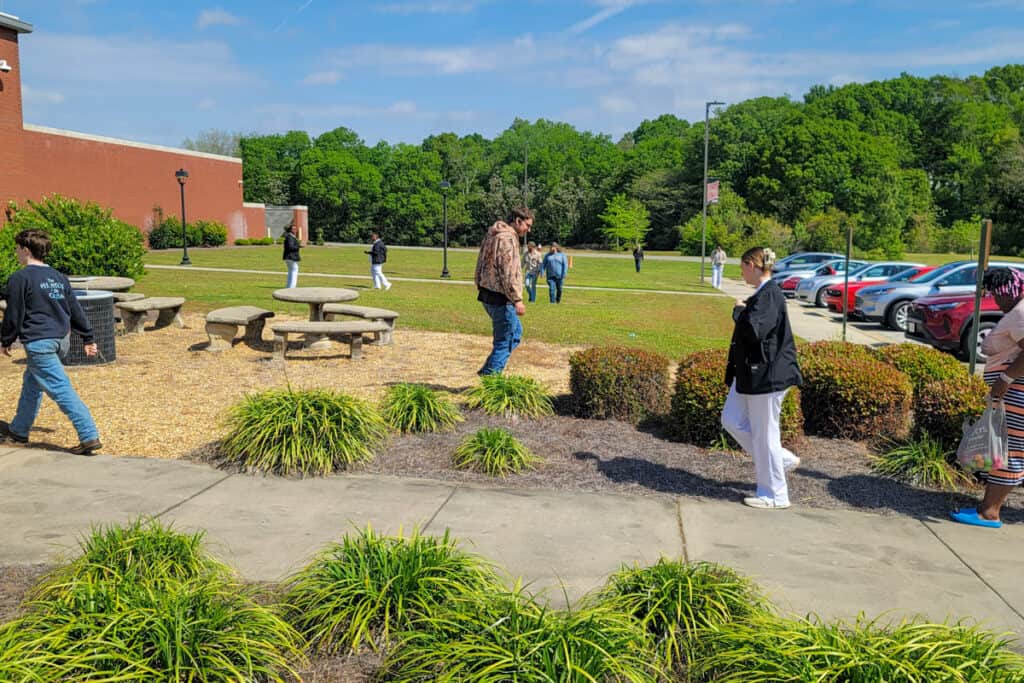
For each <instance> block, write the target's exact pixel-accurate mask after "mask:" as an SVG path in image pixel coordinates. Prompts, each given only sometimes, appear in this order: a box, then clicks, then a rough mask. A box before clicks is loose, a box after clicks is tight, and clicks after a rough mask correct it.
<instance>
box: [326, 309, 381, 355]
mask: <svg viewBox="0 0 1024 683" xmlns="http://www.w3.org/2000/svg"><path fill="white" fill-rule="evenodd" d="M336 315H350V316H353V317H356V318H363V319H365V320H373V321H376V322H381V323H384V324H385V325H387V326H388V331H387V332H381V333H380V334H374V336H373V338H374V343H375V344H378V345H382V344H390V343H391V333H392V332H394V331H395V321H396V320H398V314H397V313H395V312H394V311H389V310H388V309H386V308H373V307H372V306H356V305H353V304H324V320H334V316H336Z"/></svg>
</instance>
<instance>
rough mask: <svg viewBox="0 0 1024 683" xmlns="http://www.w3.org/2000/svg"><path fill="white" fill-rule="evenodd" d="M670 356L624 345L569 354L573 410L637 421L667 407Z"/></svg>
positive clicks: (587, 415) (584, 414)
mask: <svg viewBox="0 0 1024 683" xmlns="http://www.w3.org/2000/svg"><path fill="white" fill-rule="evenodd" d="M668 385H669V376H668V359H667V358H665V357H664V356H660V355H658V354H656V353H650V352H648V351H642V350H640V349H630V348H625V347H621V346H605V347H597V348H592V349H587V350H586V351H579V352H577V353H574V354H572V355H571V356H569V387H570V390H571V391H572V399H573V412H574V413H575V414H576V416H577V417H584V418H589V419H600V420H606V419H615V420H624V421H626V422H632V423H633V424H637V423H639V422H641V421H643V420H644V419H645V418H647V417H650V416H652V415H664V413H665V412H666V410H667V409H668Z"/></svg>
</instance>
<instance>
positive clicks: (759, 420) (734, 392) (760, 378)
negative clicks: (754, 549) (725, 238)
mask: <svg viewBox="0 0 1024 683" xmlns="http://www.w3.org/2000/svg"><path fill="white" fill-rule="evenodd" d="M774 263H775V253H774V252H773V251H772V250H771V249H766V248H763V247H755V248H754V249H749V250H747V251H746V252H745V253H744V254H743V258H742V259H741V262H740V268H741V270H742V272H743V280H744V281H745V282H746V283H747V284H748V285H751V286H752V287H756V288H757V289H756V290H755V291H754V293H753V295H751V296H750V297H749V298H748V299H746V300H745V301H744V300H741V299H738V300H737V301H736V307H735V308H734V309H733V312H732V317H733V320H734V321H735V322H736V326H735V328H734V329H733V333H732V342H731V344H730V346H729V362H728V365H727V366H726V370H725V383H726V385H727V386H728V387H729V395H728V396H727V397H726V399H725V407H724V408H723V410H722V426H723V427H725V429H726V431H728V432H729V434H731V435H732V437H733V438H734V439H736V441H737V443H739V444H740V446H742V447H743V450H745V451H746V452H747V453H750V455H751V456H752V457H753V458H754V471H755V472H756V474H757V493H756V495H754V496H752V497H749V498H744V499H743V503H744V504H745V505H749V506H750V507H754V508H761V509H769V510H770V509H782V508H788V507H789V488H788V486H787V484H786V470H790V469H793V468H794V467H796V466H797V465H799V464H800V458H798V457H796V455H794V454H793V453H792V452H790V451H788V450H786V449H785V448H783V447H782V436H781V428H780V424H779V422H780V418H781V415H782V400H783V399H784V398H785V397H786V392H787V391H788V390H789V388H790V387H794V386H800V385H801V384H802V383H803V377H801V375H800V367H799V365H798V364H797V360H796V344H795V343H794V341H793V331H792V329H791V328H790V326H789V317H788V316H787V314H786V298H785V296H783V294H782V290H781V289H780V288H779V285H778V283H776V282H774V281H773V280H772V279H771V277H772V265H774Z"/></svg>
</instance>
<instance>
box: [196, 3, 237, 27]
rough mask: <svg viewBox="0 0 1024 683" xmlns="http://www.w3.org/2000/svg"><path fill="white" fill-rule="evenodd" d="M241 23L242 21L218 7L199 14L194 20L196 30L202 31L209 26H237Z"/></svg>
mask: <svg viewBox="0 0 1024 683" xmlns="http://www.w3.org/2000/svg"><path fill="white" fill-rule="evenodd" d="M241 23H242V20H241V19H240V18H238V17H236V16H235V15H234V14H232V13H231V12H228V11H227V10H224V9H221V8H220V7H211V8H209V9H204V10H201V11H200V12H199V18H198V19H196V28H198V29H199V30H200V31H202V30H204V29H208V28H210V27H211V26H237V25H239V24H241Z"/></svg>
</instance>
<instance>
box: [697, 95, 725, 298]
mask: <svg viewBox="0 0 1024 683" xmlns="http://www.w3.org/2000/svg"><path fill="white" fill-rule="evenodd" d="M723 104H725V102H705V103H704V185H703V189H702V190H701V192H702V197H703V200H702V201H701V203H700V209H701V213H702V215H703V216H704V227H703V228H701V231H700V283H701V284H704V253H705V250H706V246H705V245H706V244H707V239H708V120H709V116H708V114H709V112H710V111H711V107H720V106H722V105H723Z"/></svg>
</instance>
